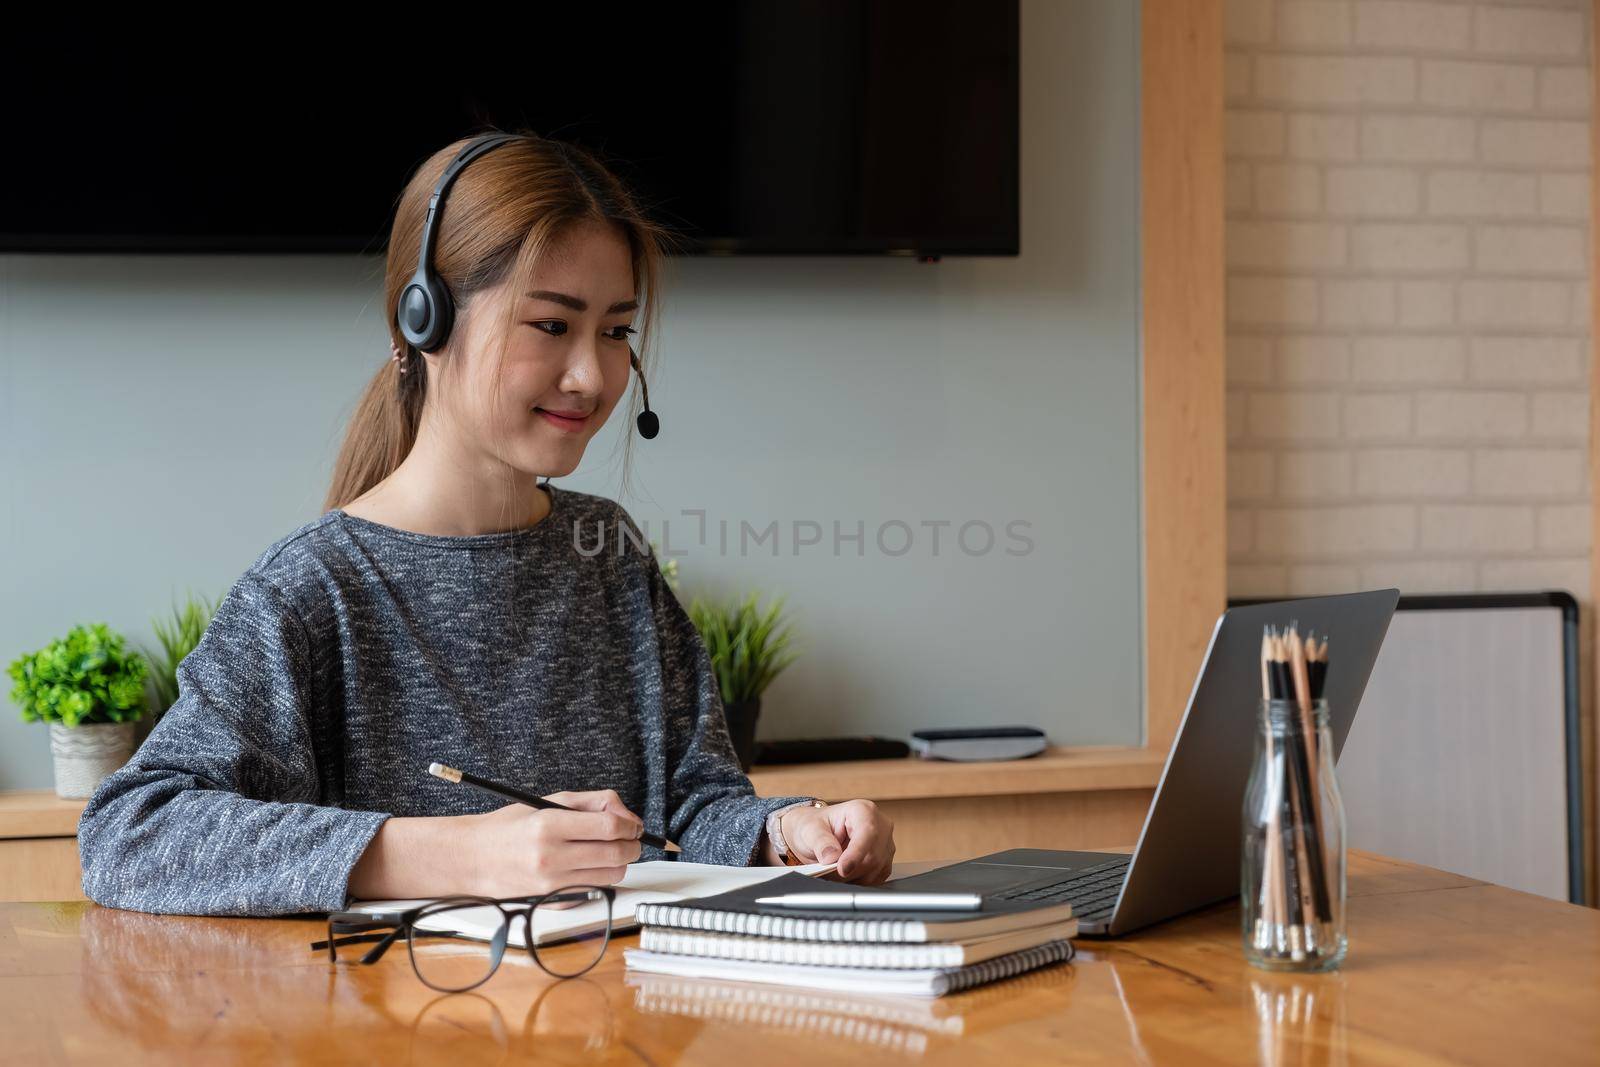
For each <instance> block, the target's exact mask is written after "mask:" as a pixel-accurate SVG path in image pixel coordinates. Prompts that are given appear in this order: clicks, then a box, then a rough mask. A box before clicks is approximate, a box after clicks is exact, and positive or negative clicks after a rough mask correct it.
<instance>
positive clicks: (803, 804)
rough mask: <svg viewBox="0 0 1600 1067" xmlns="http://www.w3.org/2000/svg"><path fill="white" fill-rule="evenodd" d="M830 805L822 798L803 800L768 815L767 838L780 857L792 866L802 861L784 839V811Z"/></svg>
mask: <svg viewBox="0 0 1600 1067" xmlns="http://www.w3.org/2000/svg"><path fill="white" fill-rule="evenodd" d="M827 806H828V805H827V804H825V803H824V802H822V801H820V800H802V801H800V803H798V804H788V805H785V806H784V807H781V808H779V809H778V810H777V811H774V812H772V813H771V814H770V815H768V816H767V840H768V841H771V842H772V848H773V851H775V852H777V854H778V858H779V859H781V860H782V861H783V862H784V863H786V864H788V865H789V866H791V867H796V866H799V863H800V861H799V860H797V859H796V858H795V855H794V852H793V851H792V850H790V848H789V843H788V842H787V841H785V840H784V839H783V813H784V812H786V811H793V810H794V809H795V808H825V807H827Z"/></svg>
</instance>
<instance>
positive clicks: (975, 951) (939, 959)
mask: <svg viewBox="0 0 1600 1067" xmlns="http://www.w3.org/2000/svg"><path fill="white" fill-rule="evenodd" d="M1077 935H1078V920H1076V919H1068V920H1067V921H1066V922H1059V923H1046V924H1045V925H1043V926H1030V927H1027V928H1025V929H1022V930H1013V931H1011V932H1010V933H1005V934H993V935H990V936H988V937H977V938H971V939H969V940H965V941H950V942H934V943H931V944H892V943H891V944H885V943H882V942H877V943H873V942H865V943H863V942H832V941H786V940H783V939H781V938H773V937H741V936H739V935H737V934H708V933H704V932H702V931H699V930H675V929H673V928H671V927H668V926H647V927H645V928H644V930H643V931H641V933H640V934H639V947H640V948H642V949H644V950H646V951H648V952H670V953H674V954H676V955H679V956H706V957H709V958H713V959H724V960H748V961H750V962H752V963H804V964H809V965H813V966H822V967H876V968H884V969H899V970H911V969H916V968H924V969H926V968H929V967H965V966H968V965H970V964H974V963H982V962H983V961H984V960H991V959H994V958H995V957H996V956H1004V955H1006V954H1007V953H1011V952H1020V951H1022V950H1023V949H1028V948H1034V947H1036V946H1038V945H1042V944H1044V943H1045V942H1046V941H1064V940H1066V939H1067V938H1069V937H1076V936H1077Z"/></svg>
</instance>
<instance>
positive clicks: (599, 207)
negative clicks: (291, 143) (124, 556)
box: [78, 134, 894, 915]
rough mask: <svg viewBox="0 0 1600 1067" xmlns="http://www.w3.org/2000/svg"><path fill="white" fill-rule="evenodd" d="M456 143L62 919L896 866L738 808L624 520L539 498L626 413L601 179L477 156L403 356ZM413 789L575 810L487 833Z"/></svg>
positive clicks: (800, 819) (109, 816)
mask: <svg viewBox="0 0 1600 1067" xmlns="http://www.w3.org/2000/svg"><path fill="white" fill-rule="evenodd" d="M465 143H467V142H458V143H456V144H453V145H450V146H449V147H447V148H445V149H443V150H441V151H440V152H438V153H436V154H435V155H433V156H432V157H431V158H430V159H429V160H428V161H427V162H426V163H425V164H424V165H423V166H422V167H421V168H420V170H419V171H418V173H417V174H416V175H415V176H414V177H413V178H412V179H411V182H410V183H409V184H408V186H407V187H406V190H405V192H404V194H403V196H402V198H401V200H400V203H399V205H398V209H397V212H396V217H395V222H394V229H393V232H392V234H391V238H390V241H389V250H388V263H387V278H386V283H387V284H386V292H387V313H388V320H389V322H390V329H391V334H392V340H393V344H392V348H393V353H394V355H393V358H392V359H391V360H390V361H388V362H386V364H385V366H384V368H383V369H382V370H381V371H380V372H379V373H378V375H377V376H376V377H375V378H374V379H373V381H372V383H371V384H370V385H369V386H368V388H367V391H366V394H365V396H364V397H363V398H362V400H361V403H360V405H359V407H358V408H357V411H356V413H355V415H354V417H353V421H352V424H351V426H350V428H349V432H348V436H347V438H346V440H345V443H344V447H343V449H342V451H341V453H340V456H339V459H338V462H337V465H336V469H335V471H334V477H333V484H332V487H331V489H330V492H329V495H328V501H327V507H328V510H327V511H326V512H325V513H324V514H323V515H322V516H321V517H320V518H318V519H317V520H315V521H314V522H310V523H307V524H306V525H304V526H301V527H300V528H299V529H297V530H295V531H293V532H292V533H290V534H288V535H286V536H285V537H283V538H281V539H279V540H278V541H276V542H274V543H273V544H272V545H271V546H269V547H268V548H267V549H266V551H264V552H263V553H262V554H261V555H260V556H259V557H258V558H257V559H256V561H255V562H254V563H252V564H251V566H250V567H249V568H248V569H247V570H246V571H245V573H244V574H243V575H242V576H241V577H240V578H239V579H238V581H237V582H236V583H235V584H234V585H233V587H232V588H231V589H230V591H229V592H228V595H227V596H226V597H225V598H224V600H223V601H222V603H221V604H220V606H219V607H218V610H217V613H216V616H215V618H214V619H213V620H212V622H211V625H210V626H209V627H208V628H207V630H206V632H205V635H204V637H203V638H202V640H201V641H200V643H199V645H198V646H197V647H196V648H195V649H194V651H193V652H192V653H190V654H189V656H187V657H186V658H185V659H184V660H183V662H182V664H180V666H179V668H178V678H179V683H180V692H179V696H178V700H177V702H176V703H175V704H174V705H173V707H172V709H171V710H170V711H168V712H167V714H166V715H165V716H164V717H163V718H162V719H161V721H160V723H159V724H157V726H156V727H155V729H154V730H153V731H152V732H151V734H150V736H149V738H148V739H147V740H146V741H145V743H144V744H143V745H142V746H141V747H140V748H139V750H138V752H137V753H135V755H134V757H133V759H132V760H131V761H130V762H129V763H128V764H127V765H126V766H125V767H123V768H122V769H121V770H119V771H117V772H116V773H115V774H113V775H111V776H110V777H109V778H107V779H106V780H105V782H104V783H103V784H102V785H101V787H100V788H99V790H98V791H97V792H96V793H95V795H94V797H93V798H92V799H91V800H90V802H89V804H88V806H87V807H86V808H85V810H84V813H83V817H82V820H81V822H80V823H79V828H78V840H79V849H80V853H81V856H82V860H83V871H84V874H83V886H84V891H85V892H86V893H87V894H88V895H89V896H90V898H92V899H93V900H95V901H97V902H99V903H101V904H105V905H110V906H113V907H120V908H132V909H138V910H144V911H154V912H178V913H187V914H218V915H223V914H226V915H272V914H285V913H291V912H305V911H329V910H336V909H339V908H342V907H344V906H345V905H346V903H347V898H348V897H349V896H357V897H366V898H372V897H431V896H443V895H448V894H461V893H470V894H479V895H485V896H496V897H503V896H514V895H522V894H533V893H539V892H544V891H547V890H550V889H554V888H557V887H560V886H563V885H571V884H610V883H614V882H616V881H617V880H618V879H620V878H621V877H622V875H623V871H624V867H625V865H626V864H628V863H629V862H631V861H633V860H636V859H639V858H640V857H641V855H646V856H647V858H659V857H660V855H661V853H659V852H658V851H657V850H656V849H654V848H642V847H641V844H640V842H639V840H638V838H639V836H640V834H641V833H642V832H643V831H644V830H646V829H648V830H650V831H651V832H653V833H656V834H661V835H664V836H665V837H667V838H668V839H669V840H671V841H674V842H676V843H677V844H678V845H680V846H681V847H682V848H683V855H682V857H681V858H682V859H685V860H691V861H699V862H710V863H731V864H749V863H755V862H765V863H784V862H790V863H793V862H813V861H819V860H820V861H823V862H830V861H834V860H837V861H838V863H839V870H840V873H841V875H842V876H843V877H845V878H847V879H850V880H854V881H861V882H878V881H882V880H883V879H884V878H886V877H887V876H888V872H889V866H890V860H891V858H892V857H893V855H894V842H893V836H892V829H891V826H890V823H889V820H888V819H887V818H885V817H884V816H883V814H882V813H881V812H879V811H878V810H877V809H876V808H875V807H874V806H873V804H872V803H871V802H870V801H865V800H854V801H850V802H848V803H841V804H830V805H825V806H817V803H816V802H815V801H813V800H812V799H811V798H808V797H770V798H761V797H757V796H755V794H754V791H753V790H752V788H751V785H750V781H749V779H748V778H747V777H746V776H745V775H744V774H743V772H742V771H741V770H740V769H739V766H738V763H737V761H736V760H735V758H734V754H733V749H732V745H731V744H730V742H729V739H728V732H727V727H726V725H725V723H724V720H723V717H722V703H721V698H720V696H719V692H718V687H717V682H716V679H715V677H714V675H713V673H712V670H711V663H710V659H709V656H708V654H707V652H706V649H705V646H704V644H703V643H702V642H701V640H700V637H699V634H698V633H697V632H696V631H695V629H694V627H693V625H692V624H691V623H690V621H689V619H688V617H687V615H686V614H685V612H684V610H683V608H682V606H681V605H680V604H679V602H678V600H677V599H676V597H675V596H674V594H673V593H672V590H671V589H670V588H669V587H668V586H667V585H666V583H665V581H664V580H663V577H662V574H661V571H660V568H659V565H658V563H657V560H656V559H655V557H654V555H653V553H652V552H651V551H650V549H649V548H648V543H647V542H646V541H645V540H644V538H643V537H642V536H641V534H640V531H639V529H638V527H637V526H636V525H635V524H634V522H633V520H632V519H631V518H630V517H629V516H628V514H627V513H626V512H625V511H624V510H623V509H622V508H621V507H620V506H619V505H617V504H616V503H615V502H613V501H611V500H609V499H606V498H603V497H599V496H592V495H587V494H584V493H578V492H573V491H571V490H567V489H557V488H556V487H554V486H552V485H550V484H549V483H548V482H544V483H540V482H539V481H538V478H539V477H540V476H541V475H542V476H545V477H547V478H548V477H557V476H561V475H565V474H568V473H570V472H571V471H572V470H573V469H574V468H575V467H576V466H577V465H578V461H579V459H581V458H582V456H583V452H584V448H585V447H586V446H587V445H588V443H589V441H590V439H591V438H592V437H593V436H594V434H595V432H596V431H597V430H598V429H599V428H600V426H601V425H602V424H603V423H604V422H605V421H606V419H607V418H609V417H610V415H611V413H612V410H613V409H614V408H615V407H616V406H617V403H618V401H619V400H620V399H621V398H622V396H623V393H624V392H626V391H627V390H628V385H629V372H630V361H631V360H632V359H633V349H632V348H631V346H630V343H629V337H630V336H633V335H635V334H636V333H638V332H639V331H637V330H636V329H635V328H634V326H633V322H634V320H635V317H636V316H637V315H638V314H640V312H641V309H642V311H643V314H644V316H645V318H646V320H647V321H649V322H653V321H654V320H655V317H656V311H657V309H658V295H659V294H658V292H657V289H658V279H659V271H660V260H661V255H662V251H663V242H664V240H665V239H666V235H665V234H664V232H663V231H661V230H659V229H658V228H656V227H655V226H654V225H653V224H652V223H651V222H650V221H648V220H647V219H646V218H645V216H644V215H643V213H642V212H641V211H640V210H639V209H638V207H637V206H636V204H635V202H634V201H633V200H632V199H631V198H630V196H629V194H628V192H627V191H626V190H625V189H624V188H623V187H622V185H621V184H620V183H619V182H618V180H617V179H616V178H615V177H614V176H613V175H612V174H611V173H609V172H608V171H607V170H606V169H605V168H604V167H603V166H602V165H601V164H600V163H599V162H598V161H597V160H595V159H594V158H593V157H592V156H590V155H589V154H588V153H586V152H584V151H582V150H580V149H578V148H576V147H574V146H571V145H568V144H565V143H562V142H559V141H555V140H549V139H544V138H539V137H537V136H534V135H531V134H529V135H525V136H523V137H520V138H518V139H515V140H512V141H510V142H508V143H505V144H502V145H500V146H498V147H495V148H493V149H492V150H490V151H487V152H485V153H484V154H483V155H482V156H481V157H479V158H476V159H474V160H473V161H472V162H471V163H470V165H468V166H466V167H465V168H464V169H463V170H461V171H460V172H459V177H457V178H456V179H455V181H454V184H453V185H451V186H449V187H448V189H447V192H446V195H445V197H444V199H443V204H447V205H448V209H447V210H442V214H441V215H440V222H439V229H438V232H437V239H436V241H435V243H434V247H433V250H432V256H431V262H432V264H433V268H434V271H435V272H436V273H437V275H438V276H439V277H440V278H441V279H442V280H443V282H444V284H445V285H446V286H448V288H449V291H450V294H451V296H452V298H453V303H454V306H455V309H456V315H455V319H454V321H453V325H452V327H451V329H450V332H449V334H448V336H447V339H446V341H445V343H444V344H443V345H442V346H441V347H439V348H438V349H437V350H436V351H428V352H419V351H417V350H416V349H414V348H412V347H411V346H409V345H407V344H406V343H405V341H404V338H403V336H402V335H401V334H400V332H399V329H398V326H397V325H396V322H397V319H396V315H397V312H398V311H399V310H400V307H399V305H400V300H401V297H402V291H403V290H404V289H405V287H406V284H407V282H408V281H409V280H410V278H411V275H412V274H413V272H414V271H415V269H416V266H417V261H418V251H419V245H420V240H421V232H422V227H423V220H424V217H425V215H426V213H427V208H428V199H429V197H430V195H431V193H432V191H433V188H434V186H435V184H436V182H437V180H438V179H439V177H440V175H441V174H442V173H443V172H444V169H445V167H446V166H447V164H448V163H449V162H450V161H451V160H452V159H454V158H455V157H456V154H457V151H458V150H459V149H461V148H462V146H463V144H465ZM651 332H652V331H650V330H649V329H646V330H644V331H643V334H644V336H646V337H648V336H649V334H650V333H651ZM597 545H603V546H604V548H603V550H600V551H596V546H597ZM641 546H643V547H641ZM433 761H438V762H441V763H446V764H450V765H452V766H457V767H462V768H464V769H468V770H472V771H474V772H476V773H478V774H481V775H483V776H484V777H487V778H492V779H496V780H500V781H504V782H508V783H513V784H516V785H518V786H521V787H523V788H526V789H530V790H532V791H534V792H536V793H539V794H541V795H546V796H548V797H549V798H550V799H552V800H555V801H557V802H559V803H562V804H565V805H568V806H570V807H572V808H576V809H580V810H577V811H570V812H568V811H547V810H535V809H533V808H529V807H526V806H523V805H520V804H513V805H509V806H502V805H501V804H500V803H499V802H498V801H496V800H495V798H493V797H490V796H487V795H485V794H483V793H480V792H478V791H477V790H474V789H470V788H466V787H463V786H458V785H451V784H449V783H446V782H443V781H439V780H438V779H435V778H432V777H430V776H429V775H428V774H427V772H426V768H427V766H428V764H429V763H430V762H433Z"/></svg>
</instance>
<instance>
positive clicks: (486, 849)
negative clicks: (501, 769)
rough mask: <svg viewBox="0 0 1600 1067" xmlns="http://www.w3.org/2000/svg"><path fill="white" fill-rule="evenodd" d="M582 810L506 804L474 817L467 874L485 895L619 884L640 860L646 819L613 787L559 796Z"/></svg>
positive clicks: (466, 847)
mask: <svg viewBox="0 0 1600 1067" xmlns="http://www.w3.org/2000/svg"><path fill="white" fill-rule="evenodd" d="M545 799H546V800H552V801H554V802H555V803H557V804H561V805H564V806H566V807H569V808H576V809H578V810H576V811H553V810H550V809H546V808H530V807H528V806H527V805H526V804H507V805H506V806H505V807H503V808H497V809H496V810H494V811H490V812H485V813H484V814H482V815H473V816H469V817H468V818H469V819H471V820H472V826H471V829H470V832H469V833H468V834H467V835H466V837H467V839H466V840H465V841H463V842H462V843H461V844H462V845H463V846H464V848H463V851H464V853H465V854H464V855H463V856H462V860H463V868H464V873H466V874H467V875H468V878H469V880H470V882H471V884H472V886H473V888H472V890H471V892H473V893H476V894H479V895H481V896H490V897H515V896H531V895H534V894H537V893H548V892H550V891H551V890H555V889H560V888H561V887H562V886H568V885H615V884H616V883H617V882H620V881H621V880H622V876H623V874H625V873H626V871H627V865H628V864H630V863H632V862H633V861H634V860H637V859H638V858H639V851H640V845H639V835H640V834H642V833H643V832H644V820H642V819H640V818H639V816H637V815H635V814H634V813H633V812H631V811H629V810H628V808H627V806H626V805H625V804H623V803H622V798H621V797H619V796H617V794H616V792H615V791H613V790H610V789H600V790H594V791H591V792H582V793H552V794H550V795H549V796H548V797H546V798H545Z"/></svg>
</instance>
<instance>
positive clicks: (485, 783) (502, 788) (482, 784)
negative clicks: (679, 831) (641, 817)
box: [428, 763, 683, 852]
mask: <svg viewBox="0 0 1600 1067" xmlns="http://www.w3.org/2000/svg"><path fill="white" fill-rule="evenodd" d="M428 773H429V774H431V775H433V776H434V777H435V778H443V779H444V780H445V781H447V782H456V783H458V784H461V785H470V786H472V787H473V788H475V789H481V790H483V791H484V792H485V793H493V794H494V795H495V796H497V797H502V798H504V799H506V800H514V801H516V802H517V803H518V804H526V805H528V807H530V808H546V809H549V810H553V811H577V810H578V809H577V808H569V807H567V806H566V805H565V804H557V803H556V802H555V801H553V800H546V799H545V798H544V797H536V796H534V795H533V794H532V793H524V792H523V791H522V790H520V789H515V788H513V787H511V786H509V785H501V784H500V783H499V782H491V781H489V780H488V779H487V778H479V777H478V776H477V775H475V774H468V773H467V772H466V771H458V770H456V769H455V768H454V767H446V766H445V765H444V764H442V763H430V764H428ZM639 840H640V841H642V842H644V843H645V844H647V845H651V846H653V847H655V848H659V849H664V850H665V851H667V852H682V851H683V849H681V848H679V847H678V846H677V845H674V844H673V843H672V842H671V841H668V840H667V839H666V838H664V837H657V836H656V835H655V834H652V833H650V832H649V831H648V830H646V831H643V832H641V833H640V834H639Z"/></svg>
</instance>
